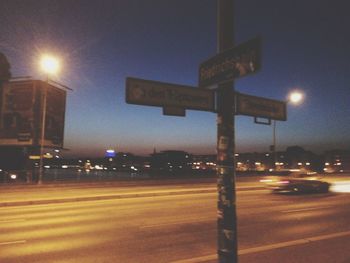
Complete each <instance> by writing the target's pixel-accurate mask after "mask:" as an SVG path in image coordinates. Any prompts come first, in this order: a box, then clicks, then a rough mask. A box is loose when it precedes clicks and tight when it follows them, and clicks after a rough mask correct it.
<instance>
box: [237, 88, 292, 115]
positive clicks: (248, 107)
mask: <svg viewBox="0 0 350 263" xmlns="http://www.w3.org/2000/svg"><path fill="white" fill-rule="evenodd" d="M234 97H235V102H236V103H234V104H235V105H236V109H235V112H236V114H237V115H247V116H253V117H257V118H266V119H269V120H279V121H285V120H287V110H286V108H287V107H286V102H285V101H280V100H273V99H268V98H263V97H257V96H252V95H247V94H242V93H238V92H236V93H235V94H234Z"/></svg>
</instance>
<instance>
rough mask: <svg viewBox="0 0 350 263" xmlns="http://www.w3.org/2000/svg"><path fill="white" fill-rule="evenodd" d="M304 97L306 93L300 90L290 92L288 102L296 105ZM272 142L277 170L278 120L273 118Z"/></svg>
mask: <svg viewBox="0 0 350 263" xmlns="http://www.w3.org/2000/svg"><path fill="white" fill-rule="evenodd" d="M303 99H304V94H303V93H302V92H300V91H292V92H291V93H289V96H288V98H287V104H288V103H292V104H294V105H298V104H300V103H301V102H302V101H303ZM272 143H273V162H274V163H273V164H274V165H273V167H275V170H276V163H277V150H276V145H277V143H276V120H273V135H272Z"/></svg>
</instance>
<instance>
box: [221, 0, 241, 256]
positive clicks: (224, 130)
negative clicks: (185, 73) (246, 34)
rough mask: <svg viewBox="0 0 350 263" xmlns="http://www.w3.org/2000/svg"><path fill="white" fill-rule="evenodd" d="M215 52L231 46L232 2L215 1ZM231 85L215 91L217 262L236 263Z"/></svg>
mask: <svg viewBox="0 0 350 263" xmlns="http://www.w3.org/2000/svg"><path fill="white" fill-rule="evenodd" d="M217 3H218V6H217V10H218V14H217V19H218V20H217V32H218V35H217V41H218V53H220V52H222V51H224V50H226V49H229V48H232V47H233V45H234V19H233V14H234V0H218V2H217ZM232 94H234V82H233V81H229V82H226V83H224V84H219V86H218V90H217V104H218V105H217V107H218V109H217V110H218V113H217V164H218V166H217V168H218V169H217V176H218V181H217V186H218V204H217V208H218V218H217V225H218V262H220V263H236V262H238V256H237V214H236V192H235V187H236V186H235V166H234V163H235V162H234V158H235V157H234V156H235V155H234V153H235V122H234V105H233V104H232V97H233V95H232Z"/></svg>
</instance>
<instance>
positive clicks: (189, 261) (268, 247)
mask: <svg viewBox="0 0 350 263" xmlns="http://www.w3.org/2000/svg"><path fill="white" fill-rule="evenodd" d="M344 236H350V231H344V232H338V233H332V234H327V235H321V236H315V237H309V238H302V239H297V240H292V241H287V242H281V243H277V244H271V245H266V246H261V247H253V248H246V249H240V250H238V255H246V254H251V253H257V252H263V251H268V250H273V249H277V248H284V247H290V246H296V245H301V244H307V243H311V242H316V241H321V240H326V239H332V238H337V237H344ZM215 259H217V255H216V254H213V255H207V256H203V257H197V258H189V259H184V260H177V261H172V262H171V263H199V262H205V261H208V260H215Z"/></svg>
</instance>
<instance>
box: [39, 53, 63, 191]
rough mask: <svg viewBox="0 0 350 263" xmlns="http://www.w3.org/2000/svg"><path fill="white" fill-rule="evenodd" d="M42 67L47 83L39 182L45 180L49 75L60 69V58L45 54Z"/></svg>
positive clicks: (44, 93) (44, 91)
mask: <svg viewBox="0 0 350 263" xmlns="http://www.w3.org/2000/svg"><path fill="white" fill-rule="evenodd" d="M40 65H41V69H42V70H43V71H44V72H45V73H46V85H44V88H43V97H42V99H43V107H42V109H43V114H42V121H41V139H40V163H39V178H38V184H42V181H43V168H44V167H43V166H44V144H45V125H46V101H47V89H48V87H49V75H50V74H55V73H56V72H57V71H58V69H59V63H58V60H57V59H56V58H54V57H52V56H48V55H45V56H43V57H42V58H41V61H40Z"/></svg>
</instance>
